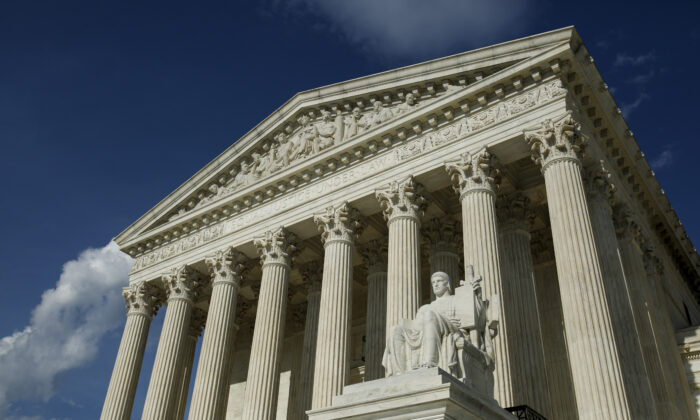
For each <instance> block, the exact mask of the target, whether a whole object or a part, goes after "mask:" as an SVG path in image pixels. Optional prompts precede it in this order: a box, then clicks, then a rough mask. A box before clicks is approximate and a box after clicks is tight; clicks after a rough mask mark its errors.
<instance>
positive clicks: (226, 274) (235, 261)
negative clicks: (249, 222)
mask: <svg viewBox="0 0 700 420" xmlns="http://www.w3.org/2000/svg"><path fill="white" fill-rule="evenodd" d="M246 260H247V258H246V256H245V255H243V253H241V252H238V251H236V250H235V249H234V248H233V247H228V248H226V249H223V250H218V251H216V253H214V255H212V256H209V257H207V258H205V259H204V262H205V263H206V264H207V267H209V273H210V274H211V282H212V285H214V284H216V283H221V282H223V283H230V284H232V285H234V286H235V287H236V288H238V287H240V284H241V278H242V276H243V274H244V272H245V271H246V270H247V268H248V267H249V266H248V264H246Z"/></svg>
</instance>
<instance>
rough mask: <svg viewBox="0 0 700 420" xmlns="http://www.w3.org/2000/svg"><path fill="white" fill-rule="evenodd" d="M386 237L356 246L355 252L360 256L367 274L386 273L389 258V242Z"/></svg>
mask: <svg viewBox="0 0 700 420" xmlns="http://www.w3.org/2000/svg"><path fill="white" fill-rule="evenodd" d="M387 239H388V238H387V237H386V236H382V237H381V238H379V239H372V240H371V241H367V242H365V243H364V244H360V245H358V246H357V251H358V252H359V253H360V255H361V256H362V259H363V260H364V262H365V266H366V267H367V273H368V274H372V273H377V272H381V273H386V270H387V261H388V258H389V242H388V240H387Z"/></svg>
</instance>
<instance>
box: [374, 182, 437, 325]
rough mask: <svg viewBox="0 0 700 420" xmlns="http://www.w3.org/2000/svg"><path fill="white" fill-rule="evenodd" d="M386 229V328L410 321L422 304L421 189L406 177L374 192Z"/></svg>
mask: <svg viewBox="0 0 700 420" xmlns="http://www.w3.org/2000/svg"><path fill="white" fill-rule="evenodd" d="M375 194H376V196H377V199H378V200H379V204H380V205H381V207H382V209H383V211H384V218H385V219H386V220H387V225H388V226H389V248H388V266H387V286H386V293H387V305H386V329H385V332H386V333H388V332H389V329H390V328H391V327H392V326H394V325H397V324H398V323H399V322H400V320H401V319H413V318H414V317H415V316H416V313H417V312H418V308H420V305H421V268H420V256H421V255H420V242H421V241H420V218H421V217H422V216H423V212H424V210H425V197H424V196H423V186H422V185H421V184H419V183H418V182H416V180H415V179H414V178H413V177H412V176H409V177H408V178H406V179H404V180H401V181H394V182H392V183H391V184H390V185H389V186H388V187H387V188H385V189H382V190H377V191H375Z"/></svg>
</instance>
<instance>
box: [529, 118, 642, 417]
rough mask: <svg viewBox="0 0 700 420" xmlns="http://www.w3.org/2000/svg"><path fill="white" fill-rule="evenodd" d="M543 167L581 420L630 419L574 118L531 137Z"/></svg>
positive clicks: (548, 125) (543, 128)
mask: <svg viewBox="0 0 700 420" xmlns="http://www.w3.org/2000/svg"><path fill="white" fill-rule="evenodd" d="M525 138H526V139H527V140H528V141H529V142H530V144H531V146H532V151H533V159H534V160H535V161H536V162H537V163H539V164H540V165H541V167H542V172H543V174H544V181H545V188H546V190H547V202H548V205H549V217H550V221H551V226H552V239H553V241H554V252H555V259H556V263H557V272H558V274H559V288H560V291H561V301H562V308H563V311H564V323H565V324H566V338H567V344H568V346H569V356H570V361H571V371H572V372H571V373H572V375H573V381H574V389H575V391H576V402H577V406H578V410H579V418H581V419H620V420H621V419H629V418H630V408H629V405H628V403H627V397H626V395H625V389H624V386H623V380H622V372H621V369H620V360H619V353H618V351H617V344H616V342H615V334H614V332H613V329H612V323H611V320H610V311H609V309H608V305H607V301H606V295H605V284H604V283H603V276H602V274H601V269H600V264H599V257H598V252H597V249H596V244H595V238H594V236H593V229H592V226H591V219H590V214H589V212H588V204H587V201H586V194H585V192H584V188H583V180H582V178H581V163H580V160H579V155H580V154H581V151H582V149H583V147H584V145H585V142H584V138H583V136H582V134H581V133H580V125H579V124H577V123H576V122H575V121H574V120H573V118H572V117H571V115H570V114H566V115H564V116H562V117H560V118H558V119H557V120H556V121H555V122H552V121H547V122H545V123H544V124H542V126H540V127H539V128H537V129H536V130H534V131H531V132H526V133H525Z"/></svg>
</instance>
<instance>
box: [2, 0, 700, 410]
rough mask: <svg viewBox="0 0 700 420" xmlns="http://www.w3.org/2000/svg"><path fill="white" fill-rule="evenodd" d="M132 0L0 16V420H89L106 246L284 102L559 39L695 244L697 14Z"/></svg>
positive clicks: (5, 11) (666, 7)
mask: <svg viewBox="0 0 700 420" xmlns="http://www.w3.org/2000/svg"><path fill="white" fill-rule="evenodd" d="M143 3H144V2H127V1H122V2H113V3H110V2H107V1H85V2H74V1H61V2H58V1H31V2H30V1H17V2H15V1H4V2H2V3H1V4H0V63H2V64H1V65H0V146H1V148H0V150H1V152H0V186H1V187H2V191H3V193H4V194H3V199H2V200H1V201H0V227H1V231H2V240H0V266H1V267H2V273H1V274H0V279H1V281H2V294H1V295H0V337H4V338H0V417H3V416H4V418H10V419H51V418H56V419H92V418H97V417H98V416H99V413H100V409H101V404H102V401H103V398H104V395H105V391H106V388H107V385H108V382H109V377H110V374H111V369H112V363H113V362H114V358H115V356H116V351H117V348H118V345H119V339H120V337H121V328H122V325H123V321H124V309H123V302H122V301H121V296H120V289H121V286H122V285H125V284H126V282H127V274H126V273H128V269H129V261H128V259H126V258H125V257H123V256H122V255H120V254H119V252H118V251H116V250H115V249H114V247H113V246H106V245H107V244H108V243H109V241H110V239H111V238H112V237H114V236H115V235H116V234H118V233H119V232H121V231H122V230H123V229H124V228H126V227H127V226H128V225H129V224H130V223H131V222H132V221H134V220H136V219H137V218H138V217H139V216H141V215H142V214H143V213H145V212H146V211H148V209H150V208H151V207H152V206H153V205H155V204H156V203H157V202H158V201H159V200H160V199H161V198H163V197H164V196H165V195H167V194H168V193H169V192H171V191H172V190H173V189H174V188H176V187H177V186H178V185H180V184H181V183H182V182H184V181H185V180H186V179H187V178H188V177H189V176H190V175H192V174H193V173H194V172H196V171H197V170H198V169H200V168H201V167H203V166H204V165H205V164H206V163H207V162H208V161H209V160H210V159H212V158H213V157H215V156H216V155H218V154H219V153H220V152H221V151H223V150H224V149H225V148H226V147H228V146H229V145H230V144H231V143H232V142H234V141H235V140H236V139H237V138H239V137H240V136H241V135H243V134H244V133H245V132H247V131H248V130H249V129H250V128H252V127H253V126H254V125H255V124H257V123H258V122H259V121H260V120H262V119H263V118H264V117H266V116H267V115H269V114H270V113H271V112H273V111H274V110H275V109H276V108H277V107H278V106H280V105H281V104H282V103H284V102H285V101H286V100H287V99H289V97H291V96H292V95H293V94H294V93H296V92H298V91H301V90H306V89H310V88H314V87H318V86H322V85H326V84H329V83H334V82H339V81H343V80H347V79H350V78H354V77H359V76H363V75H366V74H371V73H376V72H379V71H383V70H387V69H390V68H394V67H399V66H403V65H408V64H412V63H415V62H418V61H423V60H426V59H431V58H437V57H440V56H444V55H448V54H452V53H457V52H461V51H465V50H469V49H473V48H477V47H481V46H486V45H489V44H493V43H496V42H502V41H507V40H510V39H514V38H518V37H522V36H527V35H531V34H535V33H539V32H544V31H547V30H551V29H556V28H560V27H563V26H568V25H576V27H577V29H578V31H579V33H580V34H581V37H582V38H583V40H584V42H585V43H586V45H587V47H588V48H589V50H590V51H591V53H592V55H593V57H594V58H595V60H596V64H597V66H598V68H599V70H600V72H601V73H602V75H603V78H604V80H605V81H606V82H607V83H608V85H609V86H610V87H611V91H612V93H613V97H614V98H615V99H616V101H617V103H618V105H620V107H621V108H622V109H623V112H624V114H625V117H626V119H627V121H628V123H629V124H630V126H631V128H632V130H633V131H634V133H635V137H636V139H637V141H638V142H639V143H640V146H641V147H642V150H643V151H644V152H645V153H646V155H647V157H648V159H649V161H650V162H651V164H652V166H653V167H654V169H655V171H656V174H657V177H658V178H659V181H660V182H661V185H662V186H663V188H664V189H665V191H666V193H667V194H668V196H669V198H670V200H671V203H672V204H673V206H674V208H675V209H676V211H677V213H678V214H679V216H680V218H681V220H682V221H683V223H684V226H685V228H686V230H687V231H688V233H689V235H690V238H691V240H694V242H695V243H698V241H699V240H700V217H698V215H697V209H698V208H700V194H698V193H697V191H696V190H695V185H696V184H697V183H698V181H699V180H700V176H698V174H697V167H698V165H697V158H698V152H700V138H699V137H700V136H699V135H698V130H697V126H696V125H695V122H696V121H697V118H698V116H697V114H698V112H699V111H700V107H699V106H698V104H697V99H696V98H697V97H699V94H700V88H699V87H698V86H699V84H698V82H697V69H698V68H699V67H700V66H699V64H700V56H699V55H700V25H699V24H698V23H697V16H698V15H699V14H700V13H699V12H700V2H697V1H693V2H691V1H688V2H664V3H658V2H648V3H645V2H637V3H634V6H629V4H632V3H629V2H612V1H605V2H602V1H601V2H596V1H589V2H585V5H582V2H571V4H568V3H567V2H555V1H544V0H521V1H519V0H490V1H481V0H479V1H459V0H432V1H430V2H428V1H418V0H414V1H410V0H404V1H400V0H386V1H378V0H355V1H347V2H339V1H323V0H293V1H288V2H282V1H263V2H248V1H241V2H238V3H236V4H234V3H233V2H226V3H225V2H220V3H219V2H216V3H206V4H205V3H204V2H186V3H178V2H174V1H171V2H167V3H156V2H149V3H148V5H145V4H143ZM88 248H92V250H88V251H85V250H86V249H88ZM160 315H161V316H158V317H157V318H156V320H155V321H154V323H153V326H152V329H151V333H150V334H151V335H150V338H149V342H148V347H147V353H146V357H145V361H144V368H143V370H142V374H141V381H140V382H139V389H138V392H137V397H136V403H135V408H134V417H135V418H138V417H140V412H141V408H142V407H143V400H144V398H145V393H146V387H147V385H148V379H149V377H150V365H151V364H152V362H153V358H154V355H155V348H156V345H157V340H158V334H159V332H160V325H161V324H160V322H162V318H163V317H162V313H161V314H160Z"/></svg>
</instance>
